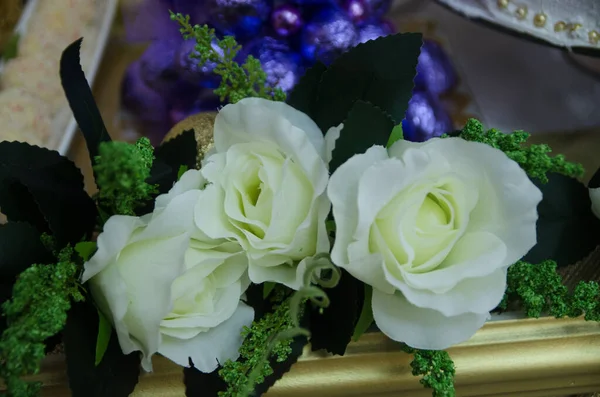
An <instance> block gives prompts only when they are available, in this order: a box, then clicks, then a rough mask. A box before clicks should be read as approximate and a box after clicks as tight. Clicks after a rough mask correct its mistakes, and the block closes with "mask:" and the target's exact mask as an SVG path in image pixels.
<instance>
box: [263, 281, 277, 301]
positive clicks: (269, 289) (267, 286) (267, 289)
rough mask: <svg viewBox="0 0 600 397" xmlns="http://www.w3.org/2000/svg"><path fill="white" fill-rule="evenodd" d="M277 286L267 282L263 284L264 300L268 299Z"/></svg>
mask: <svg viewBox="0 0 600 397" xmlns="http://www.w3.org/2000/svg"><path fill="white" fill-rule="evenodd" d="M276 285H277V284H275V283H272V282H269V281H267V282H266V283H264V284H263V299H267V298H268V297H269V295H271V292H273V289H274V288H275V286H276Z"/></svg>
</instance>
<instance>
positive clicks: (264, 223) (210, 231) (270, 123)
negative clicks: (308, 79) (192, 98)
mask: <svg viewBox="0 0 600 397" xmlns="http://www.w3.org/2000/svg"><path fill="white" fill-rule="evenodd" d="M340 129H341V126H340V127H337V128H331V129H330V130H329V131H328V133H327V135H326V136H325V138H324V137H323V134H322V132H321V130H320V129H319V128H318V126H317V125H316V124H315V122H314V121H312V120H311V119H310V118H309V117H308V116H307V115H306V114H304V113H302V112H299V111H297V110H295V109H294V108H292V107H291V106H289V105H287V104H285V103H283V102H274V101H268V100H265V99H258V98H248V99H244V100H242V101H240V102H238V103H236V104H233V105H227V106H225V107H224V108H223V109H222V110H221V111H220V112H219V114H218V115H217V118H216V120H215V126H214V142H215V144H214V151H213V153H212V154H211V155H210V156H208V158H207V159H206V161H205V162H204V164H203V166H202V173H203V175H204V176H205V177H206V179H207V180H208V182H209V185H207V186H206V189H205V191H204V194H202V196H201V197H200V201H201V203H200V205H199V207H198V210H197V211H196V224H197V226H198V227H199V228H200V229H201V230H203V231H204V232H205V233H206V234H207V235H208V236H210V237H212V238H226V239H229V240H232V241H237V242H239V244H241V246H242V247H243V248H244V250H245V251H246V252H247V254H248V258H249V270H248V274H249V276H250V280H251V281H252V282H254V283H262V282H265V281H273V282H278V283H282V284H285V285H287V286H288V287H290V288H294V289H298V288H300V286H301V284H302V276H303V274H304V271H305V268H306V260H307V258H309V257H311V256H314V255H316V254H318V253H324V252H325V253H326V252H328V251H329V248H330V244H329V238H328V235H327V231H326V228H325V220H326V217H327V215H328V213H329V210H330V207H331V204H330V202H329V199H328V198H327V194H326V187H327V182H328V179H329V172H328V163H329V161H330V159H331V152H332V150H333V144H334V142H335V139H337V137H338V136H339V132H340Z"/></svg>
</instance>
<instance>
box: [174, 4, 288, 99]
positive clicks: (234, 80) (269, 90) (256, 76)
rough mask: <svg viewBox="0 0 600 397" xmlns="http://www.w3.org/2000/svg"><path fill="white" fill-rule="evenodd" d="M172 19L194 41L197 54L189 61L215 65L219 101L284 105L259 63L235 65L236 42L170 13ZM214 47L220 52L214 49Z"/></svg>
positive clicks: (250, 60)
mask: <svg viewBox="0 0 600 397" xmlns="http://www.w3.org/2000/svg"><path fill="white" fill-rule="evenodd" d="M171 19H172V20H174V21H177V22H178V23H179V25H180V26H181V28H180V32H181V34H182V35H183V37H184V38H185V39H186V40H187V39H191V38H193V39H194V40H196V43H197V44H196V53H195V54H192V57H194V58H197V59H199V61H200V63H201V64H204V63H206V62H214V63H215V64H216V67H215V69H214V70H213V73H215V74H216V75H218V76H220V77H221V84H220V85H219V87H218V88H217V89H216V90H215V94H217V95H218V96H219V97H220V98H221V101H228V102H230V103H236V102H238V101H240V100H242V99H244V98H249V97H258V98H266V99H273V100H276V101H285V93H284V92H283V91H281V89H279V88H273V87H269V86H268V85H267V84H266V80H267V75H266V74H265V72H264V71H263V70H262V66H261V64H260V61H259V60H258V59H256V58H254V57H252V56H248V57H247V58H246V60H245V62H244V63H243V64H242V65H240V64H238V63H237V62H236V61H235V57H236V55H237V54H238V53H239V51H240V49H241V48H242V47H241V46H240V45H239V44H238V43H237V42H236V41H235V38H233V37H232V36H225V38H223V39H222V40H220V39H218V38H217V37H216V36H215V31H214V29H210V28H209V27H208V26H206V25H204V26H200V25H194V26H192V25H191V24H190V17H189V15H186V16H183V15H181V14H174V13H171ZM215 43H216V46H217V47H218V48H219V49H220V50H217V49H215V48H214V46H213V45H214V44H215Z"/></svg>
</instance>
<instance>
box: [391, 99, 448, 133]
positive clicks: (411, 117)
mask: <svg viewBox="0 0 600 397" xmlns="http://www.w3.org/2000/svg"><path fill="white" fill-rule="evenodd" d="M402 128H403V130H404V137H405V138H406V140H409V141H413V142H424V141H426V140H428V139H430V138H434V137H436V136H440V135H442V134H444V133H446V132H450V131H452V130H453V125H452V120H451V119H450V116H449V115H448V113H447V112H446V111H445V110H444V108H443V106H442V104H441V103H440V102H439V99H438V98H437V97H435V96H434V95H432V94H430V93H428V92H425V91H415V92H414V94H413V97H412V98H411V100H410V102H409V103H408V109H407V110H406V118H405V119H404V120H402Z"/></svg>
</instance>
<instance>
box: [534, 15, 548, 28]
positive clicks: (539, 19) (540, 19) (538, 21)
mask: <svg viewBox="0 0 600 397" xmlns="http://www.w3.org/2000/svg"><path fill="white" fill-rule="evenodd" d="M533 24H534V25H535V26H537V27H538V28H541V27H544V25H546V14H535V16H534V17H533Z"/></svg>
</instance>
